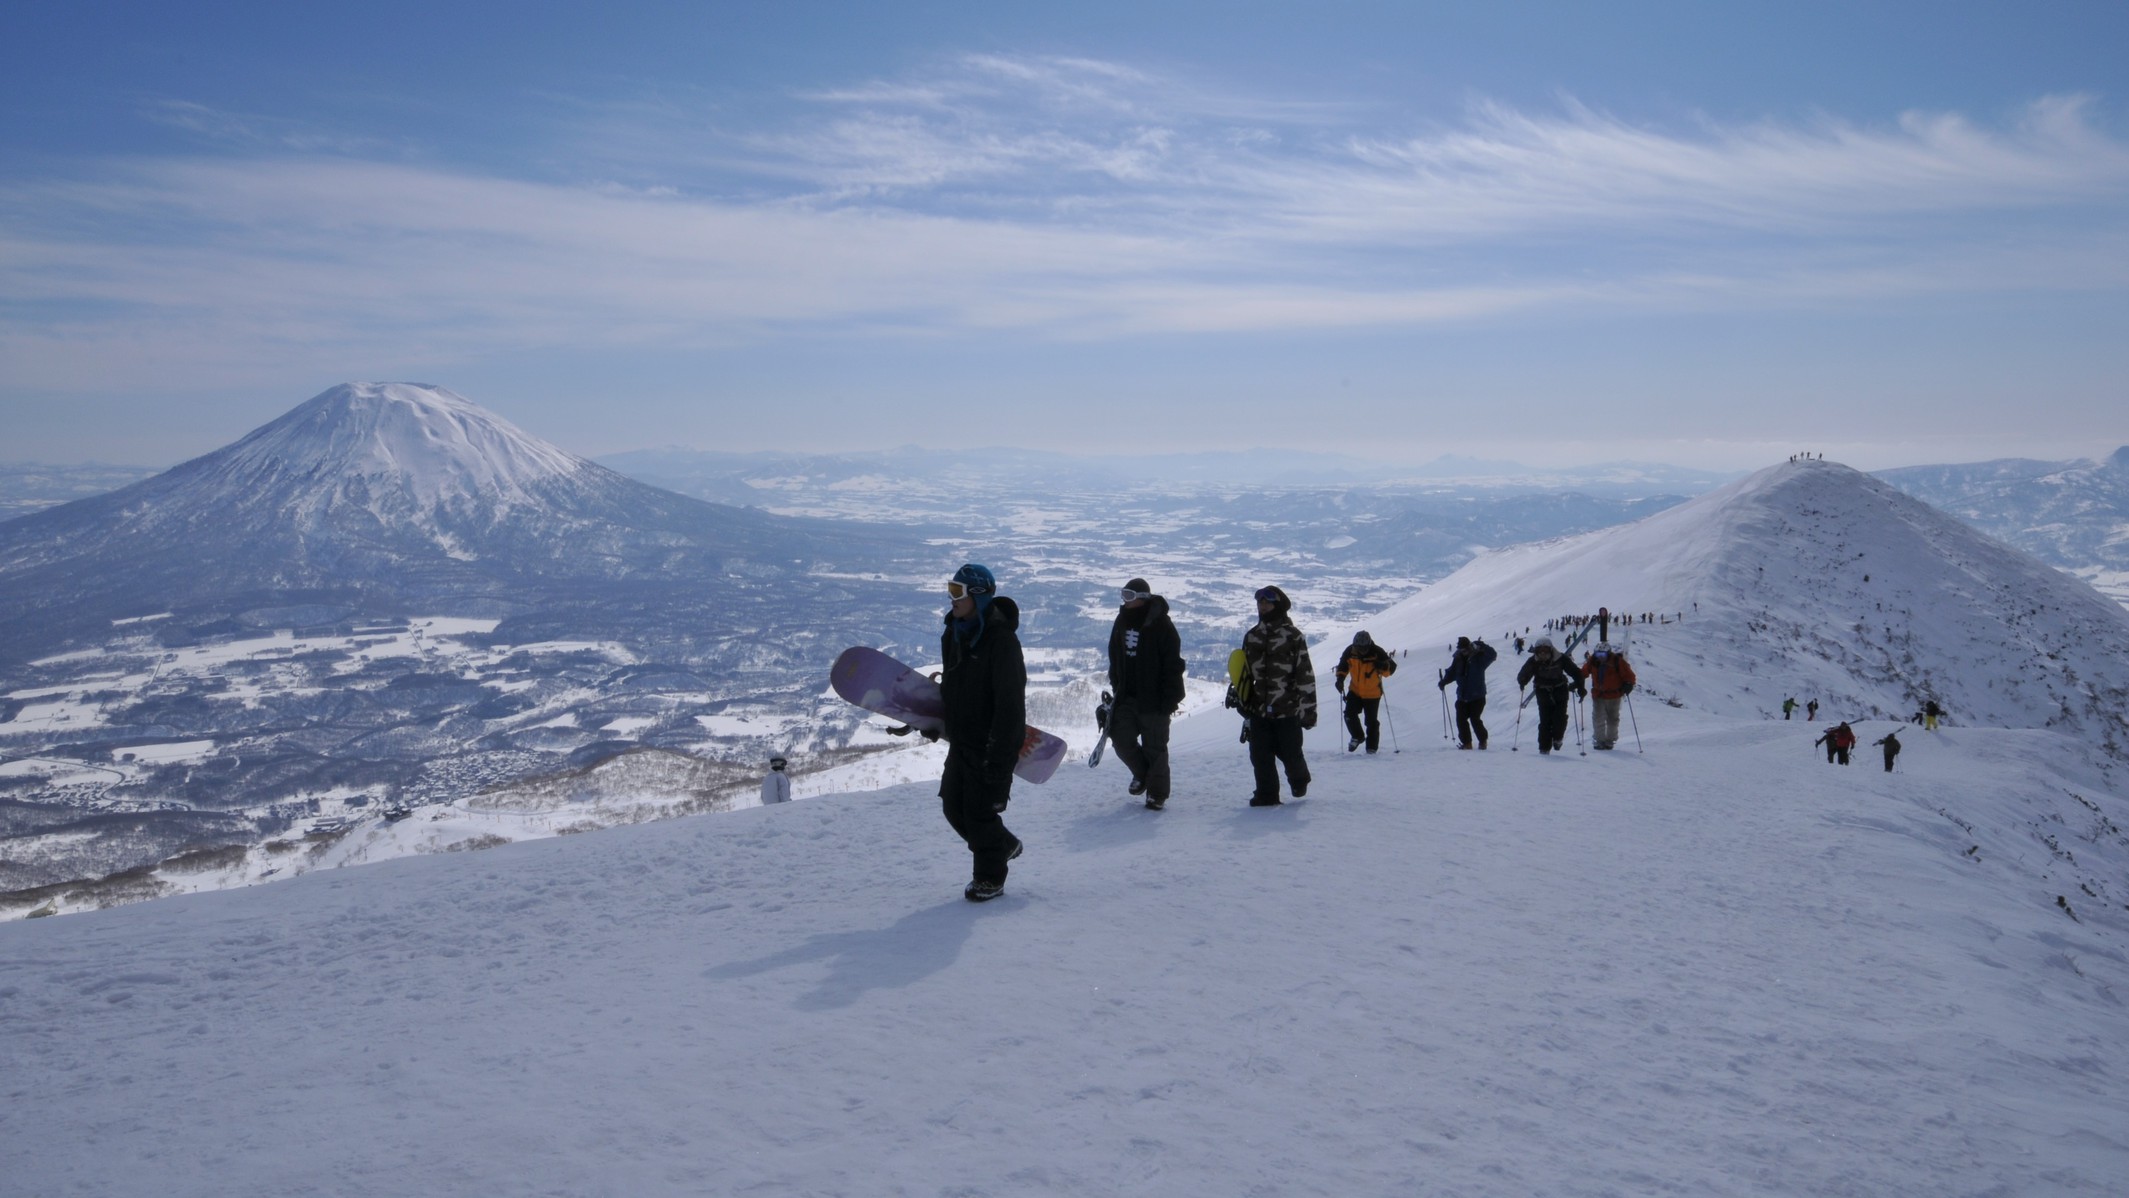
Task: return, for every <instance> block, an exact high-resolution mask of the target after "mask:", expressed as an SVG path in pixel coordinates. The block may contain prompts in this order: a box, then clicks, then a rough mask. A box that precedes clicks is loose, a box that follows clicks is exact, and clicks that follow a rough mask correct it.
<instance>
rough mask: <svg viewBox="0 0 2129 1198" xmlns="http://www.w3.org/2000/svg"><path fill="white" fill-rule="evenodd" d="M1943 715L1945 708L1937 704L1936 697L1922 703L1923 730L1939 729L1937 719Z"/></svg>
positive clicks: (1932, 730) (1933, 730)
mask: <svg viewBox="0 0 2129 1198" xmlns="http://www.w3.org/2000/svg"><path fill="white" fill-rule="evenodd" d="M1943 715H1944V709H1943V708H1942V707H1939V706H1937V701H1936V700H1935V699H1931V700H1930V701H1929V702H1927V703H1924V704H1923V705H1922V730H1923V731H1924V732H1935V731H1936V730H1937V720H1938V719H1939V717H1941V716H1943Z"/></svg>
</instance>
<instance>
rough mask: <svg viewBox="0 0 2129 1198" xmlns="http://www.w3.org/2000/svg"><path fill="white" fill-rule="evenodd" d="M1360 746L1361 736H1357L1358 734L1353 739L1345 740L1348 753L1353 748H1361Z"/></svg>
mask: <svg viewBox="0 0 2129 1198" xmlns="http://www.w3.org/2000/svg"><path fill="white" fill-rule="evenodd" d="M1359 747H1360V738H1359V737H1357V736H1356V737H1354V738H1353V739H1351V740H1349V741H1347V742H1345V751H1346V752H1348V753H1350V752H1352V751H1353V750H1355V749H1357V748H1359Z"/></svg>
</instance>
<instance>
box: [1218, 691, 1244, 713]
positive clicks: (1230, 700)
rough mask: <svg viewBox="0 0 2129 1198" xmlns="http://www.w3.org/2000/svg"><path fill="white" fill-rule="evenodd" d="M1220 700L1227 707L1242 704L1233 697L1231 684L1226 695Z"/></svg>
mask: <svg viewBox="0 0 2129 1198" xmlns="http://www.w3.org/2000/svg"><path fill="white" fill-rule="evenodd" d="M1220 702H1221V703H1222V704H1224V705H1226V706H1227V707H1228V708H1229V709H1233V708H1237V707H1240V706H1242V704H1241V702H1240V701H1239V700H1237V699H1236V698H1235V688H1234V687H1232V686H1230V687H1228V688H1227V697H1226V698H1224V699H1222V700H1220Z"/></svg>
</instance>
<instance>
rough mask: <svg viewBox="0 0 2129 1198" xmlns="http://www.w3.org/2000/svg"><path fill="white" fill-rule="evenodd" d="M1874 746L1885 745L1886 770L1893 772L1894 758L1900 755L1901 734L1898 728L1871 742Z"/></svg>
mask: <svg viewBox="0 0 2129 1198" xmlns="http://www.w3.org/2000/svg"><path fill="white" fill-rule="evenodd" d="M1870 743H1871V744H1872V745H1873V746H1877V745H1883V746H1884V747H1885V772H1886V773H1888V774H1889V773H1891V772H1892V759H1893V758H1895V757H1898V756H1899V755H1900V734H1899V732H1898V731H1897V730H1895V731H1892V732H1888V733H1886V734H1885V739H1883V740H1874V741H1871V742H1870Z"/></svg>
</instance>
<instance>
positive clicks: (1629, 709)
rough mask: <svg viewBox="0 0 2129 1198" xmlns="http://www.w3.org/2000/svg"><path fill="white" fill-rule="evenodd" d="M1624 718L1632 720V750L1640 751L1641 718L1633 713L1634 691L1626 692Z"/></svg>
mask: <svg viewBox="0 0 2129 1198" xmlns="http://www.w3.org/2000/svg"><path fill="white" fill-rule="evenodd" d="M1626 718H1627V719H1629V720H1632V721H1633V722H1634V752H1636V753H1639V752H1640V751H1641V720H1640V718H1639V717H1637V716H1635V715H1634V693H1633V692H1632V691H1628V692H1627V693H1626Z"/></svg>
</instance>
